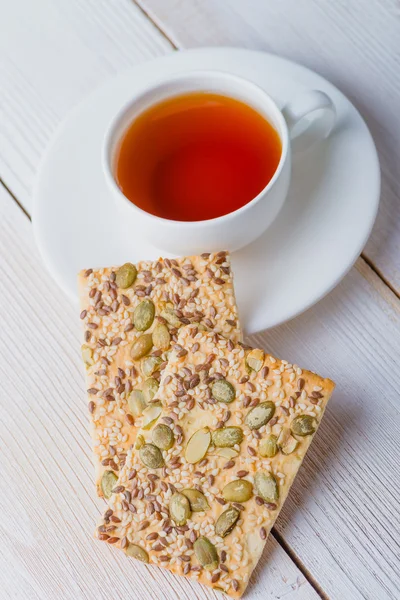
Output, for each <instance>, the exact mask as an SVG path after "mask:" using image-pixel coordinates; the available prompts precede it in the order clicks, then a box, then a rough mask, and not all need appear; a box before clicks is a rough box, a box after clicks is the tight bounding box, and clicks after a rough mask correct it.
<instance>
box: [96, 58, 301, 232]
mask: <svg viewBox="0 0 400 600" xmlns="http://www.w3.org/2000/svg"><path fill="white" fill-rule="evenodd" d="M196 77H209V78H216V77H218V78H220V77H224V78H225V79H230V80H233V81H236V83H241V84H243V85H245V86H246V87H249V88H252V89H253V91H255V92H256V93H257V94H259V95H262V96H264V99H265V100H266V101H267V102H268V103H269V105H270V107H271V108H272V111H273V112H274V116H275V118H276V119H277V121H278V122H279V126H280V128H281V131H278V135H279V137H280V139H281V143H282V152H281V156H280V159H279V163H278V166H277V167H276V170H275V172H274V174H273V176H272V177H271V179H270V180H269V182H268V183H267V185H266V186H265V187H264V188H263V189H262V190H261V191H260V192H259V193H258V194H257V196H255V197H254V198H252V199H251V200H250V201H249V202H247V203H246V204H244V205H243V206H241V207H240V208H237V209H236V210H234V211H231V212H229V213H226V214H224V215H220V216H219V217H213V218H212V219H202V220H200V221H179V220H176V219H167V218H165V217H159V216H158V215H154V214H152V213H150V212H148V211H146V210H144V209H143V208H140V206H137V204H135V203H134V202H132V201H131V200H129V198H127V197H126V196H125V194H124V193H123V192H122V190H121V188H120V187H119V185H118V184H117V182H116V180H115V177H114V173H113V169H112V165H111V142H112V137H113V135H114V133H115V130H116V129H117V127H118V125H119V123H120V121H121V120H122V119H123V117H124V115H126V113H128V111H130V110H132V107H133V106H134V105H135V104H136V103H138V102H140V100H141V99H143V97H144V96H146V95H147V94H150V93H152V92H155V91H156V90H157V89H158V88H160V87H162V86H163V85H166V84H170V83H174V82H175V81H180V80H187V79H195V78H196ZM189 93H190V92H189ZM217 93H218V92H217ZM220 93H221V95H226V96H227V97H231V98H234V99H237V97H236V96H235V94H234V93H232V94H230V93H229V92H228V93H226V94H223V93H222V92H220ZM175 95H180V94H179V92H178V93H176V94H174V93H171V94H170V95H168V96H166V98H165V99H167V98H173V97H174V96H175ZM240 101H241V102H243V103H246V100H240ZM157 103H158V102H152V103H149V104H148V105H147V106H146V107H145V108H144V109H143V110H142V111H140V112H139V113H138V114H137V115H136V116H135V117H133V118H132V120H131V121H130V124H131V123H132V122H133V121H134V120H135V119H136V118H137V116H138V115H139V114H141V113H142V112H144V111H146V110H148V109H149V108H150V107H151V106H154V105H156V104H157ZM248 106H250V107H251V108H253V110H256V111H257V112H259V111H258V110H257V109H256V108H254V107H253V106H252V105H251V104H250V102H249V103H248ZM262 116H263V118H266V117H264V115H262ZM121 138H122V134H121V136H120V138H119V139H121ZM288 152H289V131H288V126H287V123H286V121H285V118H284V116H283V114H282V111H281V110H280V108H279V107H278V105H277V104H276V102H275V100H273V98H271V96H270V95H269V94H268V92H266V91H265V90H264V89H263V88H262V87H260V86H259V85H257V84H256V83H254V82H252V81H250V80H249V79H246V78H245V77H241V76H239V75H235V74H233V73H229V72H227V71H220V70H217V69H215V70H214V69H207V70H205V69H198V70H193V71H184V72H182V73H177V74H176V75H174V76H172V77H171V76H170V77H165V78H161V79H159V80H158V81H157V82H156V83H154V84H153V85H150V86H148V87H145V88H144V89H143V90H142V91H141V92H139V93H138V94H137V95H135V96H133V97H132V98H130V99H129V100H128V101H127V102H125V103H124V104H123V105H122V106H121V107H120V109H119V110H118V112H117V113H116V114H115V115H114V117H113V118H112V119H111V121H110V123H109V125H108V127H107V129H106V132H105V135H104V138H103V152H102V162H103V169H104V172H105V176H106V179H107V181H108V184H109V185H110V186H111V188H112V189H113V190H114V191H115V192H116V194H117V195H118V198H119V200H121V201H122V202H124V203H125V204H127V203H128V204H129V206H130V207H131V209H133V211H136V212H137V213H139V214H142V215H144V216H146V217H147V218H149V219H152V220H154V221H157V222H159V223H162V224H170V225H171V226H173V225H180V226H182V227H184V226H186V227H188V226H192V225H195V226H198V227H199V226H204V227H205V226H209V225H211V224H219V223H222V222H223V221H229V220H231V219H232V218H235V217H237V216H238V215H240V214H242V213H244V212H245V211H246V210H249V209H250V208H251V207H252V206H254V205H256V204H258V202H259V201H260V200H261V198H262V197H263V196H264V195H265V194H266V193H268V192H269V191H270V189H271V188H272V187H273V186H274V184H275V182H276V181H277V180H278V178H279V175H280V174H281V172H282V169H283V166H284V164H285V162H286V159H287V156H288Z"/></svg>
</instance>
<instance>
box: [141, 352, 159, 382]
mask: <svg viewBox="0 0 400 600" xmlns="http://www.w3.org/2000/svg"><path fill="white" fill-rule="evenodd" d="M162 362H163V360H162V359H161V358H160V357H159V356H148V357H147V358H144V359H143V360H142V373H143V375H144V376H145V377H150V375H153V373H155V372H156V371H158V367H159V366H160V365H161V364H162Z"/></svg>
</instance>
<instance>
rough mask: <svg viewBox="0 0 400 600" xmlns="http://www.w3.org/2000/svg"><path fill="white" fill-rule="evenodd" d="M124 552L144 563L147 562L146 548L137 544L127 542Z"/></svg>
mask: <svg viewBox="0 0 400 600" xmlns="http://www.w3.org/2000/svg"><path fill="white" fill-rule="evenodd" d="M125 552H126V554H127V555H128V556H131V557H132V558H136V560H141V561H142V562H144V563H148V562H149V555H148V554H147V552H146V550H144V548H141V547H140V546H138V545H137V544H129V546H128V547H127V549H126V550H125Z"/></svg>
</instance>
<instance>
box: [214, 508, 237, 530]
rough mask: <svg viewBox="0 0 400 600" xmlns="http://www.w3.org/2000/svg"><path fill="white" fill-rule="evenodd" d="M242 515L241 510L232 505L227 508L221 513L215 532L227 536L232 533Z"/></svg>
mask: <svg viewBox="0 0 400 600" xmlns="http://www.w3.org/2000/svg"><path fill="white" fill-rule="evenodd" d="M239 517H240V510H238V509H237V508H234V507H233V506H230V507H229V508H228V509H227V510H225V511H224V512H223V513H221V514H220V516H219V517H218V519H217V522H216V523H215V533H216V534H217V535H219V536H220V537H226V536H227V535H228V534H229V533H231V531H232V529H233V528H234V527H235V525H236V523H237V521H238V519H239Z"/></svg>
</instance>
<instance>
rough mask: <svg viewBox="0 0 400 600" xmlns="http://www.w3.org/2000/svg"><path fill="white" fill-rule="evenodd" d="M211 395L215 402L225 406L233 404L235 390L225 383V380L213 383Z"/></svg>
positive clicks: (227, 382)
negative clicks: (222, 403)
mask: <svg viewBox="0 0 400 600" xmlns="http://www.w3.org/2000/svg"><path fill="white" fill-rule="evenodd" d="M211 393H212V396H213V398H215V400H217V401H218V402H224V403H225V404H230V403H231V402H233V400H234V399H235V396H236V391H235V388H234V387H233V385H232V384H231V383H229V381H226V379H218V380H217V381H214V383H213V384H212V387H211Z"/></svg>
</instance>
